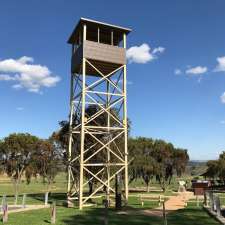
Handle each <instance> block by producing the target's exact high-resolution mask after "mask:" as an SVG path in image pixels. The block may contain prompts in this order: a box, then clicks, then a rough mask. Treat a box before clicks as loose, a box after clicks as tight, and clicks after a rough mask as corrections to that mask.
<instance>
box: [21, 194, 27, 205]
mask: <svg viewBox="0 0 225 225" xmlns="http://www.w3.org/2000/svg"><path fill="white" fill-rule="evenodd" d="M26 197H27V195H26V194H23V199H22V207H23V208H26Z"/></svg>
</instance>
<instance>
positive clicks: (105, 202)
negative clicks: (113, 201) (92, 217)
mask: <svg viewBox="0 0 225 225" xmlns="http://www.w3.org/2000/svg"><path fill="white" fill-rule="evenodd" d="M104 207H105V210H104V225H108V224H109V220H108V207H109V206H108V200H107V199H106V200H105V201H104Z"/></svg>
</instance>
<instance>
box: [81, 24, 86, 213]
mask: <svg viewBox="0 0 225 225" xmlns="http://www.w3.org/2000/svg"><path fill="white" fill-rule="evenodd" d="M86 32H87V27H86V25H85V24H84V26H83V43H84V42H85V40H86ZM85 84H86V59H85V58H84V57H83V61H82V109H81V111H82V112H81V144H80V183H79V209H82V208H83V174H84V135H85V133H84V123H85V97H86V91H85V88H86V85H85Z"/></svg>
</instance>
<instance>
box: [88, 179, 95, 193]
mask: <svg viewBox="0 0 225 225" xmlns="http://www.w3.org/2000/svg"><path fill="white" fill-rule="evenodd" d="M88 186H89V195H91V194H92V193H93V186H94V184H93V182H92V181H89V182H88Z"/></svg>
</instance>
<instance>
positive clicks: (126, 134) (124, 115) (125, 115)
mask: <svg viewBox="0 0 225 225" xmlns="http://www.w3.org/2000/svg"><path fill="white" fill-rule="evenodd" d="M123 47H124V48H125V49H126V47H127V44H126V34H125V33H124V34H123ZM123 92H124V107H123V123H124V131H125V132H124V145H125V146H124V147H125V157H124V158H125V200H126V204H128V151H127V138H128V133H127V66H126V64H125V65H124V67H123Z"/></svg>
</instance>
